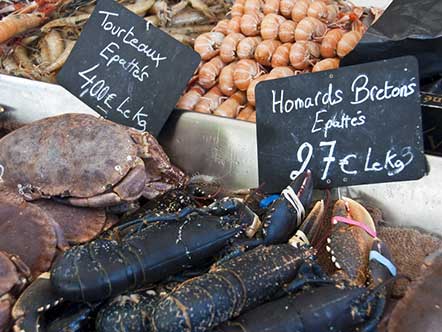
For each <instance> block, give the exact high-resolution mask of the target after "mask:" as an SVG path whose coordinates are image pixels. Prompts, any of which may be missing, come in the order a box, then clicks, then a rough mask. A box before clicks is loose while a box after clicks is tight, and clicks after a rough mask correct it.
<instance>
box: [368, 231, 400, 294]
mask: <svg viewBox="0 0 442 332" xmlns="http://www.w3.org/2000/svg"><path fill="white" fill-rule="evenodd" d="M368 269H369V271H370V275H371V279H372V281H371V282H370V286H374V287H375V286H377V285H380V284H382V283H384V282H385V281H387V280H389V279H391V278H394V277H395V276H396V275H397V269H396V266H395V265H394V264H393V262H392V258H391V254H390V250H389V249H388V247H387V245H386V244H385V242H382V241H381V240H380V239H378V238H376V239H374V241H373V246H372V247H371V251H370V256H369V263H368Z"/></svg>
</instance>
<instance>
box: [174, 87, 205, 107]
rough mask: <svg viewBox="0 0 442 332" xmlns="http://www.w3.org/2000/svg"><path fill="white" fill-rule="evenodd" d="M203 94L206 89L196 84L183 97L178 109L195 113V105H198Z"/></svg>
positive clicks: (178, 103)
mask: <svg viewBox="0 0 442 332" xmlns="http://www.w3.org/2000/svg"><path fill="white" fill-rule="evenodd" d="M203 94H204V89H203V88H202V87H201V86H199V85H198V84H195V85H193V86H192V87H191V88H190V89H189V91H187V92H186V93H185V94H184V95H182V96H181V98H180V99H179V100H178V102H177V104H176V107H177V108H179V109H183V110H189V111H193V109H194V107H195V105H196V104H197V103H198V101H199V100H200V98H201V97H202V95H203Z"/></svg>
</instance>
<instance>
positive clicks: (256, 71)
mask: <svg viewBox="0 0 442 332" xmlns="http://www.w3.org/2000/svg"><path fill="white" fill-rule="evenodd" d="M261 72H262V70H261V68H260V66H259V64H258V63H257V62H256V61H254V60H251V59H243V60H239V61H238V63H237V64H236V67H235V70H234V72H233V81H234V83H235V86H236V87H237V88H238V89H239V90H241V91H245V90H247V88H248V87H249V84H250V82H251V81H252V80H253V79H255V78H256V77H257V76H258V75H260V73H261Z"/></svg>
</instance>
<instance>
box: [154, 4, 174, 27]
mask: <svg viewBox="0 0 442 332" xmlns="http://www.w3.org/2000/svg"><path fill="white" fill-rule="evenodd" d="M149 13H150V14H154V15H156V16H157V17H158V18H159V19H160V25H161V26H165V25H166V24H167V22H169V21H170V10H169V6H168V4H167V2H166V1H162V0H160V1H155V3H154V4H153V6H152V7H151V8H150V9H149Z"/></svg>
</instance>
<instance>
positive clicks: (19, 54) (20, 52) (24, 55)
mask: <svg viewBox="0 0 442 332" xmlns="http://www.w3.org/2000/svg"><path fill="white" fill-rule="evenodd" d="M12 56H13V58H14V60H15V62H16V63H17V64H18V66H19V67H20V68H23V69H25V70H28V71H32V70H33V68H34V65H33V64H32V61H31V59H29V56H28V52H27V50H26V47H24V46H23V45H18V46H17V47H16V48H15V49H14V53H13V54H12Z"/></svg>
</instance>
